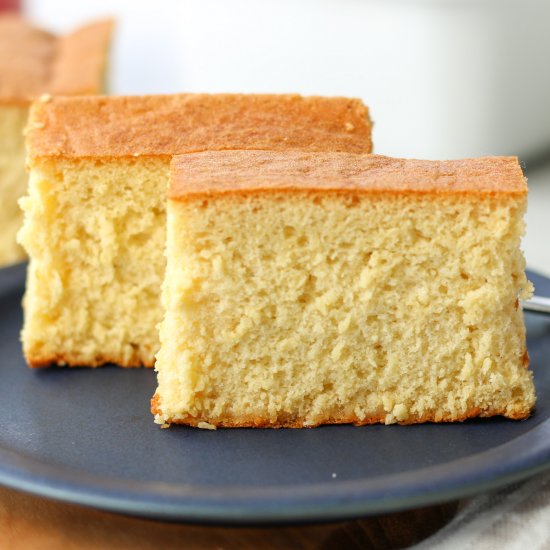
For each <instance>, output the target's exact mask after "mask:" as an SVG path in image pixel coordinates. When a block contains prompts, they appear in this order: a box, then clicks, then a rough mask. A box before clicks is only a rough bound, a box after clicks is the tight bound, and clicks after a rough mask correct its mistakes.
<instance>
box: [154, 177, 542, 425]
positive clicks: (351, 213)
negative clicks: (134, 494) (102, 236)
mask: <svg viewBox="0 0 550 550" xmlns="http://www.w3.org/2000/svg"><path fill="white" fill-rule="evenodd" d="M336 183H337V182H336ZM336 187H337V186H336ZM205 197H206V198H205ZM524 210H525V198H524V197H523V196H519V197H518V196H514V195H510V196H506V195H504V196H498V195H491V194H485V195H483V194H475V193H473V194H469V195H468V194H457V195H453V194H452V193H450V194H447V195H445V194H441V195H437V194H429V193H428V194H414V193H401V194H400V193H371V194H369V193H364V194H353V193H348V194H338V193H328V192H326V193H324V192H322V191H320V192H315V191H308V192H300V191H292V192H275V191H273V192H257V193H253V192H250V193H246V192H243V193H233V194H231V193H228V194H223V193H220V194H216V193H214V194H212V195H210V196H208V194H207V193H206V194H205V196H203V197H201V196H196V197H193V196H190V197H187V198H186V197H183V198H182V199H181V200H171V201H169V206H168V241H167V256H168V266H167V273H166V279H165V282H164V287H163V302H164V307H165V309H166V315H165V319H164V321H163V323H162V325H161V332H160V335H161V346H162V347H161V350H160V353H159V354H158V360H157V365H156V368H157V370H158V390H157V394H156V396H155V399H154V400H153V410H154V411H155V412H156V413H157V414H156V421H157V422H159V423H164V422H182V423H188V424H192V425H198V424H199V423H201V422H207V423H209V424H212V425H218V426H220V425H221V426H223V425H226V426H239V425H256V426H262V425H265V426H313V425H317V424H321V423H331V422H354V423H370V422H385V423H394V422H403V423H410V422H421V421H426V420H433V421H448V420H462V419H465V418H467V417H470V416H477V415H481V416H490V415H495V414H502V415H505V416H508V417H511V418H521V417H524V416H526V415H528V414H529V412H530V410H531V409H532V407H533V405H534V400H535V395H534V388H533V383H532V378H531V373H530V372H529V371H528V370H527V369H526V368H525V367H526V363H527V356H526V348H525V331H524V324H523V318H522V312H521V310H520V309H519V308H518V301H517V300H518V295H520V294H521V293H522V292H524V293H528V291H529V283H528V282H527V280H526V278H525V275H524V267H525V266H524V259H523V257H522V254H521V252H520V249H519V245H520V237H521V235H522V232H523V222H522V216H523V213H524Z"/></svg>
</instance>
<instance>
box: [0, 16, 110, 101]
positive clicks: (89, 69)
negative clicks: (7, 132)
mask: <svg viewBox="0 0 550 550" xmlns="http://www.w3.org/2000/svg"><path fill="white" fill-rule="evenodd" d="M112 26H113V23H112V21H110V20H105V21H98V22H95V23H92V24H90V25H86V26H84V27H82V28H80V29H78V30H76V31H75V32H73V33H71V34H69V35H66V36H62V37H56V36H54V35H53V34H50V33H48V32H45V31H43V30H40V29H37V28H36V27H33V26H32V25H31V24H30V23H28V22H27V21H25V20H24V19H23V18H21V17H19V16H17V15H2V16H0V75H2V77H1V79H0V104H22V105H24V104H27V103H29V102H30V101H31V100H32V99H33V98H36V97H38V96H40V95H41V94H44V93H51V94H64V95H71V94H97V93H99V92H100V91H101V88H102V85H103V82H102V80H103V72H104V65H105V62H106V57H107V48H108V46H109V40H110V36H111V31H112Z"/></svg>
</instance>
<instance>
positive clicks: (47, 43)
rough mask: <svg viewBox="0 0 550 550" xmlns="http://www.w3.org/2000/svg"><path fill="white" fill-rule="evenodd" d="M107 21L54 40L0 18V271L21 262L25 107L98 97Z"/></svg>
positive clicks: (18, 21)
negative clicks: (48, 96)
mask: <svg viewBox="0 0 550 550" xmlns="http://www.w3.org/2000/svg"><path fill="white" fill-rule="evenodd" d="M111 32H112V22H111V21H99V22H96V23H92V24H89V25H87V26H85V27H82V28H80V29H78V30H77V31H75V32H73V33H71V34H69V35H66V36H60V37H56V36H54V35H53V34H50V33H48V32H45V31H43V30H40V29H37V28H35V27H33V26H32V25H30V24H29V23H27V22H26V21H25V20H24V19H22V18H21V17H19V16H16V15H0V75H1V78H0V266H2V265H6V264H10V263H14V262H17V261H19V260H22V259H23V258H24V257H25V254H24V252H23V250H22V248H21V247H20V246H19V245H18V244H17V243H16V234H17V231H18V230H19V228H20V227H21V223H22V221H23V214H22V212H21V209H20V208H19V206H18V205H17V200H18V199H19V198H20V197H21V196H23V194H24V193H25V191H26V186H27V174H26V172H25V143H24V137H23V129H24V127H25V124H26V123H27V116H28V111H29V105H30V102H31V100H32V99H33V98H37V97H38V96H40V95H41V94H44V93H52V94H53V93H59V94H64V95H71V94H98V93H101V92H102V91H103V84H104V73H105V67H106V63H107V53H108V46H109V42H110V37H111Z"/></svg>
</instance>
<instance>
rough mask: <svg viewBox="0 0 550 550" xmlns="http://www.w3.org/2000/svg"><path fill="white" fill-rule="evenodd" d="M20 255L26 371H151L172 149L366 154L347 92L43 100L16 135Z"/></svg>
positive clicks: (366, 140) (358, 107) (358, 112)
mask: <svg viewBox="0 0 550 550" xmlns="http://www.w3.org/2000/svg"><path fill="white" fill-rule="evenodd" d="M27 147H28V165H29V168H30V180H29V194H28V197H26V198H25V199H24V200H23V201H22V205H23V208H24V210H25V222H24V227H23V229H22V231H21V233H20V241H21V243H22V244H23V246H24V247H25V249H26V250H27V252H28V254H29V256H30V265H29V272H28V281H27V292H26V295H25V299H24V309H25V321H24V328H23V334H22V338H23V347H24V353H25V356H26V358H27V361H28V363H29V364H30V365H32V366H43V365H50V364H58V365H75V366H76V365H83V366H98V365H102V364H104V363H116V364H118V365H121V366H140V365H146V366H152V365H153V363H154V356H155V353H156V352H157V351H158V347H159V340H158V331H157V324H158V323H159V322H160V321H161V320H162V307H161V300H160V287H161V283H162V280H163V277H164V268H165V258H164V248H165V234H166V223H165V221H166V190H167V186H168V181H169V164H170V159H171V157H172V156H173V155H174V154H178V153H186V152H192V151H203V150H208V149H270V150H279V151H281V150H291V149H298V150H304V151H328V150H330V151H348V152H364V153H369V152H370V151H371V147H372V145H371V124H370V120H369V117H368V110H367V108H366V107H365V106H364V105H363V103H362V102H361V101H359V100H355V99H347V98H323V97H301V96H298V95H237V94H235V95H202V94H197V95H194V94H183V95H168V96H148V97H83V98H53V99H46V100H44V101H37V102H35V103H34V105H33V107H32V110H31V116H30V121H29V126H28V131H27Z"/></svg>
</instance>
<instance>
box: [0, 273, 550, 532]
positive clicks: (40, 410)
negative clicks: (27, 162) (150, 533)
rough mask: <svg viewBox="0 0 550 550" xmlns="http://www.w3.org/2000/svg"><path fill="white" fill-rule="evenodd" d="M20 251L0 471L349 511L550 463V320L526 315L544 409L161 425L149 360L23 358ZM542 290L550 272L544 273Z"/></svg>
mask: <svg viewBox="0 0 550 550" xmlns="http://www.w3.org/2000/svg"><path fill="white" fill-rule="evenodd" d="M24 269H25V267H24V266H23V265H19V266H14V267H10V268H7V269H4V270H0V351H1V355H0V484H3V485H6V486H10V487H14V488H19V489H22V490H25V491H29V492H32V493H36V494H40V495H44V496H48V497H52V498H56V499H61V500H65V501H69V502H75V503H80V504H85V505H90V506H94V507H98V508H103V509H107V510H113V511H118V512H122V513H126V514H132V515H139V516H146V517H151V518H157V519H167V520H182V521H183V520H186V521H196V522H216V523H249V524H252V523H277V522H293V521H321V520H336V519H346V518H352V517H358V516H364V515H368V514H374V513H381V512H387V511H392V510H399V509H405V508H410V507H415V506H421V505H427V504H431V503H435V502H442V501H444V500H448V499H452V498H457V497H463V496H467V495H471V494H474V493H476V492H479V491H482V490H485V489H489V488H494V487H498V486H501V485H504V484H506V483H509V482H511V481H514V480H518V479H521V478H525V477H527V476H529V475H532V474H534V473H535V472H538V471H540V470H542V469H544V468H547V467H549V466H550V320H548V319H545V318H544V317H537V316H535V315H531V314H528V315H527V326H528V346H529V353H530V355H531V361H532V368H533V370H534V373H535V382H536V385H537V391H538V404H537V410H536V413H535V414H534V415H533V416H532V417H531V418H529V419H528V420H525V421H521V422H514V421H509V420H504V419H501V418H494V419H488V420H473V421H468V422H465V423H463V424H442V425H434V424H425V425H417V426H364V427H359V428H358V427H353V426H326V427H321V428H316V429H313V430H268V429H256V430H254V429H232V430H231V429H227V430H218V431H208V430H198V429H193V428H187V427H183V426H173V427H172V428H170V429H169V430H161V429H160V428H159V427H158V426H157V425H155V424H154V423H153V420H152V417H151V415H150V413H149V399H150V397H151V395H152V394H153V392H154V389H155V374H154V372H153V371H152V370H148V369H118V368H115V367H103V368H101V369H95V370H93V369H58V368H53V369H44V370H31V369H28V368H27V367H26V366H25V363H24V360H23V357H22V355H21V351H20V345H19V340H18V335H19V330H20V326H21V308H20V301H21V295H22V292H23V286H24ZM531 280H534V281H535V283H536V286H537V292H538V293H539V294H543V295H544V294H546V295H550V281H549V280H547V279H543V278H541V277H537V276H535V275H533V276H532V277H531Z"/></svg>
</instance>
